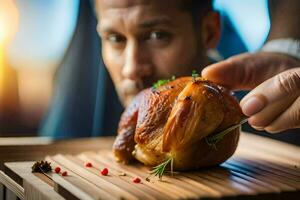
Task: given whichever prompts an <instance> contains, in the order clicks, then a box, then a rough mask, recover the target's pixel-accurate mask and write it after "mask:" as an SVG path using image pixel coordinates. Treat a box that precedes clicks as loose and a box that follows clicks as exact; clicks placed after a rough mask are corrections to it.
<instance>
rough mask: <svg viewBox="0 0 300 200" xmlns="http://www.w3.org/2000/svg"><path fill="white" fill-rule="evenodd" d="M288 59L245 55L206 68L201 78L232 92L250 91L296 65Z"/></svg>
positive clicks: (280, 56) (273, 56) (261, 53)
mask: <svg viewBox="0 0 300 200" xmlns="http://www.w3.org/2000/svg"><path fill="white" fill-rule="evenodd" d="M290 59H292V58H289V57H287V56H285V55H281V54H275V53H266V52H260V53H255V54H250V53H245V54H240V55H237V56H233V57H231V58H229V59H227V60H224V61H221V62H219V63H216V64H212V65H210V66H207V67H206V68H204V69H203V71H202V76H203V77H204V78H206V79H208V80H210V81H213V82H215V83H218V84H220V85H223V86H226V87H228V88H230V89H232V90H250V89H253V88H254V87H256V86H257V85H259V84H260V83H262V82H264V81H265V80H267V79H269V78H270V77H272V76H274V75H276V74H278V73H280V72H282V71H284V70H286V69H287V68H288V67H287V66H294V65H296V64H295V63H293V64H292V62H296V61H295V60H294V59H292V60H290ZM287 63H288V64H287Z"/></svg>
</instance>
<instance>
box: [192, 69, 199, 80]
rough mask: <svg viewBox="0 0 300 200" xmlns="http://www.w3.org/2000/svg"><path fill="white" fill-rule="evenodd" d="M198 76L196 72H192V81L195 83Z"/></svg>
mask: <svg viewBox="0 0 300 200" xmlns="http://www.w3.org/2000/svg"><path fill="white" fill-rule="evenodd" d="M198 76H199V74H198V73H197V71H196V70H193V71H192V78H193V81H194V82H195V81H196V78H197V77H198Z"/></svg>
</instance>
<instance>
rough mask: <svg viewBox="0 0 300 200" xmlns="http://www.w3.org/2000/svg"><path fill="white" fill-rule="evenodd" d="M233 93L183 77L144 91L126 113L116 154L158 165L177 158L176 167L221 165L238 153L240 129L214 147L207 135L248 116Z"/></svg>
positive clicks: (198, 79)
mask: <svg viewBox="0 0 300 200" xmlns="http://www.w3.org/2000/svg"><path fill="white" fill-rule="evenodd" d="M242 116H243V115H242V112H241V108H240V106H239V104H238V102H237V100H236V99H235V98H234V97H233V95H232V94H231V92H230V91H229V90H227V89H226V88H224V87H222V86H219V85H217V84H214V83H212V82H210V81H208V80H205V79H203V78H201V77H197V78H195V77H182V78H178V79H175V80H173V81H170V82H168V83H166V84H164V85H162V86H160V87H157V88H153V87H152V88H148V89H145V90H143V91H141V92H140V93H139V94H138V95H137V96H136V97H135V98H134V99H133V101H132V102H131V104H130V105H129V106H128V107H127V108H126V110H125V111H124V113H123V114H122V116H121V119H120V122H119V128H118V136H117V137H116V140H115V142H114V145H113V152H114V155H115V158H116V160H117V161H119V162H123V163H129V162H131V161H134V160H138V161H140V162H142V163H144V164H145V165H148V166H156V165H159V164H160V163H162V162H164V161H165V160H166V159H168V158H170V157H172V159H173V169H174V170H191V169H198V168H201V167H207V166H214V165H218V164H220V163H222V162H224V161H225V160H227V159H228V158H229V157H230V156H231V155H232V154H233V153H234V151H235V149H236V147H237V143H238V140H239V132H240V130H239V128H236V129H234V130H233V131H231V132H230V133H229V134H226V135H225V136H224V137H223V138H222V139H221V140H220V141H219V142H218V143H217V144H216V146H215V147H216V148H212V146H211V145H209V144H208V143H207V140H206V138H207V137H209V136H211V135H214V134H216V133H218V132H220V131H222V130H224V129H226V128H228V127H230V126H232V125H235V124H239V122H240V121H241V119H242Z"/></svg>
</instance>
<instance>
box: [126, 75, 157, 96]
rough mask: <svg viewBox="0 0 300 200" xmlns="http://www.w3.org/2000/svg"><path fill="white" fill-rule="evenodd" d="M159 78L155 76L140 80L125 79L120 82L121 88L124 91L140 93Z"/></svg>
mask: <svg viewBox="0 0 300 200" xmlns="http://www.w3.org/2000/svg"><path fill="white" fill-rule="evenodd" d="M157 80H158V79H155V78H151V79H138V80H130V79H125V80H123V81H122V83H121V84H120V89H121V90H122V91H123V92H124V93H131V94H132V93H138V92H139V91H141V90H143V89H145V88H148V87H152V86H153V84H154V83H155V82H156V81H157Z"/></svg>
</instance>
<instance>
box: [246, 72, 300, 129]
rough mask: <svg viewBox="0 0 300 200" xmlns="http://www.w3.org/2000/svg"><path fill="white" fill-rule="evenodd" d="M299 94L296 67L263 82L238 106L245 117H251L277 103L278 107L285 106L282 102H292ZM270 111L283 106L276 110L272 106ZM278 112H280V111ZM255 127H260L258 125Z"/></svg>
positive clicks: (299, 77)
mask: <svg viewBox="0 0 300 200" xmlns="http://www.w3.org/2000/svg"><path fill="white" fill-rule="evenodd" d="M299 93H300V68H299V67H298V68H294V69H290V70H287V71H285V72H282V73H280V74H278V75H276V76H274V77H273V78H270V79H268V80H267V81H265V82H263V83H262V84H260V85H259V86H258V87H256V88H255V89H254V90H252V91H251V92H250V93H249V94H247V95H246V96H245V97H244V98H243V99H242V101H241V103H240V105H241V107H242V111H243V113H244V114H245V115H247V116H252V115H254V114H256V113H258V112H260V111H261V110H263V109H265V107H267V106H270V105H271V104H273V103H274V102H277V101H278V102H279V104H278V106H280V105H284V104H285V103H284V101H285V102H288V101H289V102H291V101H294V100H295V99H296V97H297V96H298V95H299ZM280 101H281V103H280ZM271 109H275V110H276V109H284V106H281V107H278V108H276V107H274V106H273V107H271ZM274 112H277V111H274ZM278 112H280V110H279V111H278ZM253 125H254V124H253ZM255 125H256V126H261V125H258V124H255Z"/></svg>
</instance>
